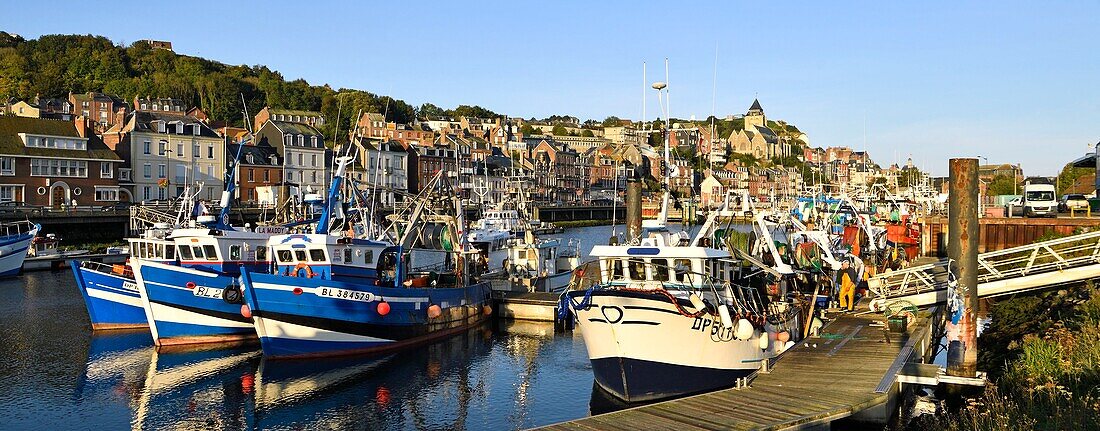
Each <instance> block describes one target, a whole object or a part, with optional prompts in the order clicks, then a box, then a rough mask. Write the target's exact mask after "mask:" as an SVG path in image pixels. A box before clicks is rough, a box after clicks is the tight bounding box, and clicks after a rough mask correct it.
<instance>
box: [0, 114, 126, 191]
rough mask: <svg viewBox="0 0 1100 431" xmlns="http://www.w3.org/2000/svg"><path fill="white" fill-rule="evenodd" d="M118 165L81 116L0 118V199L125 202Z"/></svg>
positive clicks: (116, 157)
mask: <svg viewBox="0 0 1100 431" xmlns="http://www.w3.org/2000/svg"><path fill="white" fill-rule="evenodd" d="M121 164H122V160H121V159H120V158H119V157H118V155H116V154H115V153H114V152H113V151H111V149H110V148H108V147H107V146H106V145H104V144H103V141H101V140H100V139H99V137H98V136H96V135H95V133H94V131H93V129H92V126H91V124H90V123H89V122H88V121H87V120H85V119H83V118H77V120H76V121H75V122H74V121H64V120H54V119H44V118H29V117H18V116H0V202H23V203H25V204H27V205H39V206H49V207H53V208H60V207H62V206H68V205H71V204H72V203H73V202H76V204H77V205H108V204H111V203H112V202H117V201H119V200H120V198H121V199H122V200H127V199H126V198H128V196H123V195H122V194H121V190H120V189H119V186H118V168H119V165H121Z"/></svg>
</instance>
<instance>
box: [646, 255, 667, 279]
mask: <svg viewBox="0 0 1100 431" xmlns="http://www.w3.org/2000/svg"><path fill="white" fill-rule="evenodd" d="M650 263H651V264H652V268H653V279H654V280H657V281H668V259H653V260H651V261H650Z"/></svg>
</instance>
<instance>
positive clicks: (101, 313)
mask: <svg viewBox="0 0 1100 431" xmlns="http://www.w3.org/2000/svg"><path fill="white" fill-rule="evenodd" d="M69 265H70V266H71V267H72V269H73V277H75V278H76V285H77V286H78V287H79V288H80V294H81V296H83V297H84V305H85V306H86V307H87V308H88V319H89V320H91V322H92V329H95V330H100V329H133V328H148V327H149V322H148V321H147V320H146V319H145V309H144V308H142V306H141V295H140V294H139V293H138V290H137V283H136V281H135V280H134V279H133V278H131V277H125V276H123V275H119V274H112V273H106V272H101V271H97V270H95V269H91V268H84V267H81V262H79V261H77V260H75V259H74V260H70V261H69Z"/></svg>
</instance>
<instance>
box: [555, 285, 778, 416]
mask: <svg viewBox="0 0 1100 431" xmlns="http://www.w3.org/2000/svg"><path fill="white" fill-rule="evenodd" d="M682 306H684V305H682ZM684 308H685V309H688V310H690V309H691V308H690V305H686V306H684ZM577 318H578V325H579V328H580V331H581V335H582V336H583V338H584V344H585V346H586V347H587V349H588V357H589V360H591V361H592V365H593V371H594V374H595V377H596V382H597V383H598V384H599V385H600V386H601V387H603V388H604V389H605V390H607V391H608V392H610V393H611V394H613V395H615V396H617V397H619V398H621V399H624V400H626V401H629V402H638V401H649V400H656V399H662V398H669V397H674V396H681V395H686V394H690V393H698V392H704V391H708V390H714V389H718V388H721V387H729V386H733V385H735V384H736V383H737V382H736V380H737V379H738V378H742V377H751V376H752V375H753V374H754V373H755V372H756V370H758V369H760V367H761V362H762V361H764V360H766V359H768V358H771V357H774V356H775V355H777V354H779V353H780V352H782V349H783V346H782V345H780V344H781V343H779V342H777V341H775V332H776V329H775V328H771V327H768V328H767V330H761V329H757V330H754V331H753V333H752V335H751V336H750V337H748V338H747V339H743V340H739V339H736V337H735V333H736V331H735V330H734V329H733V328H726V327H724V326H723V325H722V323H721V321H720V319H719V318H718V317H717V316H713V315H704V316H702V317H690V316H684V315H682V314H681V313H680V312H679V311H678V310H677V307H676V306H675V305H673V304H672V303H671V302H670V301H669V300H668V298H667V297H665V296H664V295H660V294H645V293H634V292H616V291H602V292H596V294H594V295H593V296H592V306H591V307H589V308H587V309H582V310H577ZM791 323H792V324H793V323H794V322H791ZM735 326H736V323H735ZM761 337H764V338H766V339H767V340H768V341H767V348H766V349H761V348H760V346H761Z"/></svg>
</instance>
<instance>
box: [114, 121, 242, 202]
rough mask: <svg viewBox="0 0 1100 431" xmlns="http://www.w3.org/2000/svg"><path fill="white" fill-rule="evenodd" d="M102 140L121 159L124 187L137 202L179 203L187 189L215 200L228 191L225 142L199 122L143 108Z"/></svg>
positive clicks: (121, 182) (121, 175) (120, 177)
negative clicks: (197, 188) (198, 188)
mask: <svg viewBox="0 0 1100 431" xmlns="http://www.w3.org/2000/svg"><path fill="white" fill-rule="evenodd" d="M102 138H103V142H104V143H105V144H107V146H108V147H110V148H111V149H113V150H114V151H115V152H116V153H118V155H119V156H120V157H121V158H122V160H123V168H122V169H121V172H120V175H119V185H121V186H122V187H123V188H125V189H126V190H127V192H128V193H130V194H131V195H132V196H133V200H134V201H147V200H151V199H169V198H174V197H177V196H180V195H182V194H183V193H184V192H185V191H186V190H187V187H188V186H190V187H191V190H192V191H191V192H192V193H196V192H197V193H198V197H199V198H201V199H207V200H211V201H213V200H217V199H219V198H220V196H221V192H222V190H223V189H224V187H225V180H224V174H225V168H226V163H225V140H224V139H223V138H222V137H221V136H219V135H218V134H217V133H216V132H214V130H213V129H211V128H210V127H209V126H208V125H207V124H206V123H204V122H202V121H199V119H197V118H195V117H188V116H186V115H183V113H182V112H165V111H142V110H140V109H139V110H137V111H134V112H132V113H130V114H128V115H127V116H126V119H125V120H124V121H122V122H120V123H118V124H115V125H114V126H112V127H111V128H110V129H109V130H107V131H106V132H104V133H103V135H102ZM200 184H201V187H202V189H201V190H196V189H195V187H199V186H200Z"/></svg>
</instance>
